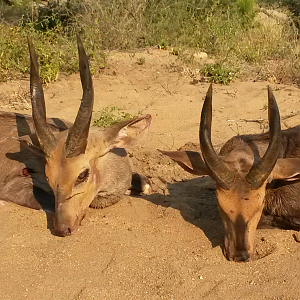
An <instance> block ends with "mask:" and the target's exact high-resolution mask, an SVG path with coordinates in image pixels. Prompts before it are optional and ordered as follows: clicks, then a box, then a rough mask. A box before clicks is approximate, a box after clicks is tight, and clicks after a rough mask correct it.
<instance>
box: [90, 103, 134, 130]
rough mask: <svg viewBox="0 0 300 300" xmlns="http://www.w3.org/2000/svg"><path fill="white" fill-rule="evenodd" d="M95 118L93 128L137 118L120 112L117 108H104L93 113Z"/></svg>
mask: <svg viewBox="0 0 300 300" xmlns="http://www.w3.org/2000/svg"><path fill="white" fill-rule="evenodd" d="M94 114H95V115H96V118H95V120H94V122H93V125H94V126H99V127H103V128H105V127H108V126H110V125H113V124H116V123H118V122H121V121H125V120H129V119H133V118H137V116H133V115H131V114H130V113H127V112H124V111H120V110H119V109H118V108H117V107H114V106H113V107H104V108H103V109H102V110H101V111H100V112H97V113H94Z"/></svg>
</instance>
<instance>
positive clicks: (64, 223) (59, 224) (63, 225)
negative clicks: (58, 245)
mask: <svg viewBox="0 0 300 300" xmlns="http://www.w3.org/2000/svg"><path fill="white" fill-rule="evenodd" d="M84 216H85V211H84V212H82V213H81V214H80V215H77V216H75V217H73V216H65V215H62V214H57V213H55V215H54V218H53V233H54V234H55V235H57V236H61V237H64V236H69V235H71V234H73V233H74V232H75V231H77V229H78V228H79V226H80V223H81V221H82V220H83V218H84Z"/></svg>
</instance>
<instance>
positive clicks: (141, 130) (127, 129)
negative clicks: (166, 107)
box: [104, 115, 151, 151]
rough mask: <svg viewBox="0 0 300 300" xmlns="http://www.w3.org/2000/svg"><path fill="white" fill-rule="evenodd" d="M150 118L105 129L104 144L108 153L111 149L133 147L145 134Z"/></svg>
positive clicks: (130, 121) (137, 119)
mask: <svg viewBox="0 0 300 300" xmlns="http://www.w3.org/2000/svg"><path fill="white" fill-rule="evenodd" d="M150 123H151V116H150V115H145V116H143V117H140V118H136V119H132V120H127V121H123V122H119V123H117V124H114V125H112V126H110V127H108V128H106V129H105V133H104V144H105V146H106V148H107V151H109V150H110V149H112V148H128V147H132V146H134V145H135V144H136V143H137V142H138V140H139V139H141V138H142V137H143V136H144V135H145V133H146V132H147V130H148V128H149V126H150Z"/></svg>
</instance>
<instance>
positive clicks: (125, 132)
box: [28, 37, 151, 236]
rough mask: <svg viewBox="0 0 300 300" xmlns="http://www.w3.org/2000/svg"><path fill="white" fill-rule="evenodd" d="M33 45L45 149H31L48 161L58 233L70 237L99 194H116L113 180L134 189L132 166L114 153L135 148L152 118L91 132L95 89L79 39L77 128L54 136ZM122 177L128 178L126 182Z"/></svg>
mask: <svg viewBox="0 0 300 300" xmlns="http://www.w3.org/2000/svg"><path fill="white" fill-rule="evenodd" d="M28 44H29V51H30V91H31V101H32V116H33V120H34V125H35V130H36V135H37V138H38V141H39V144H40V148H37V147H36V146H33V145H32V144H28V146H29V148H31V150H32V151H33V152H35V154H36V153H40V155H41V156H43V157H45V159H46V165H45V173H46V177H47V181H48V183H49V185H50V187H51V188H52V190H53V194H54V197H55V215H54V221H53V223H54V232H55V233H56V234H57V235H60V236H66V235H70V234H71V233H72V232H74V231H75V230H76V229H77V228H78V226H79V225H80V222H81V220H82V219H83V217H84V215H85V211H86V209H87V207H88V206H89V205H90V204H91V202H92V201H93V199H94V198H95V197H96V196H97V195H98V196H99V193H102V194H105V195H106V196H108V195H110V194H112V195H113V196H115V195H114V193H115V192H116V191H117V188H114V191H110V190H108V188H107V187H108V186H109V182H113V183H114V185H115V186H117V185H118V180H123V183H122V184H123V186H126V185H130V181H131V170H129V167H128V164H127V163H125V164H123V163H122V160H121V158H120V159H119V160H118V159H116V158H114V156H118V154H112V152H111V150H112V149H113V148H125V147H127V146H130V145H132V144H134V143H135V141H136V140H137V139H138V138H139V137H140V136H141V135H143V133H144V132H145V131H146V130H147V129H148V127H149V125H150V122H151V116H150V115H146V116H144V117H140V118H136V119H133V120H128V121H124V122H120V123H118V124H115V125H113V126H111V127H108V128H106V129H101V128H98V127H92V128H91V129H90V122H91V116H92V109H93V102H94V89H93V83H92V78H91V74H90V70H89V64H88V59H87V56H86V54H85V51H84V48H83V45H82V43H81V41H80V38H79V37H77V44H78V53H79V69H80V78H81V83H82V89H83V97H82V100H81V104H80V108H79V111H78V114H77V117H76V120H75V122H74V124H73V126H71V128H70V129H68V130H65V131H62V132H53V131H52V130H51V128H50V126H49V124H48V123H47V121H46V110H45V102H44V93H43V88H42V84H41V80H40V77H39V70H38V63H37V57H36V53H35V50H34V47H33V44H32V42H31V40H30V38H28ZM119 153H121V154H119V157H121V156H126V152H125V151H123V152H122V151H119ZM124 153H125V154H124ZM126 159H127V158H126ZM112 164H114V165H112ZM124 165H125V167H124ZM124 168H128V170H127V169H126V170H124ZM121 172H123V173H121ZM120 174H125V175H126V176H127V177H126V178H125V179H124V178H121V177H122V175H120ZM120 178H121V179H120ZM127 188H129V186H128V187H127ZM124 192H125V191H123V193H124Z"/></svg>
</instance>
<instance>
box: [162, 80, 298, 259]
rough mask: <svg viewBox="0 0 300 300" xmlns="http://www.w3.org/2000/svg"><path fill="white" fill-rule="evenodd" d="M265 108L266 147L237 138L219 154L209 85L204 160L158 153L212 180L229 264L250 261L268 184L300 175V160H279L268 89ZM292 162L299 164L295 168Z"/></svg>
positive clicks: (197, 155)
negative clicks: (268, 129) (266, 123)
mask: <svg viewBox="0 0 300 300" xmlns="http://www.w3.org/2000/svg"><path fill="white" fill-rule="evenodd" d="M268 105H269V127H270V132H269V143H268V142H267V143H266V147H265V146H263V142H265V139H266V138H267V137H264V138H262V136H259V135H257V136H255V135H254V136H237V137H233V138H232V139H230V140H229V141H228V142H227V143H226V144H225V145H224V146H223V147H222V149H221V151H220V153H219V155H217V154H216V152H215V151H214V148H213V146H212V143H211V121H212V85H210V87H209V89H208V92H207V94H206V98H205V101H204V104H203V108H202V113H201V122H200V132H199V137H200V146H201V151H202V156H203V158H202V157H201V155H200V153H198V152H192V151H174V152H172V151H161V152H162V153H163V154H165V155H168V156H169V157H171V158H172V159H173V160H175V161H177V162H178V164H179V165H180V166H181V167H182V168H183V169H185V170H186V171H188V172H190V173H192V174H195V175H209V176H210V177H211V178H212V179H213V180H214V181H215V182H216V195H217V199H218V207H219V211H220V215H221V218H222V221H223V224H224V228H225V243H224V244H225V245H224V252H225V253H224V254H225V256H226V257H227V259H229V260H234V261H248V260H251V259H252V258H253V252H254V237H255V231H256V228H257V225H258V222H259V220H260V217H261V215H262V211H263V208H264V199H265V194H266V185H267V183H268V182H271V181H272V180H275V179H284V180H293V179H294V178H293V177H294V176H295V175H297V174H299V160H298V159H293V158H290V159H278V155H279V152H280V150H281V148H282V144H281V128H280V115H279V111H278V107H277V104H276V100H275V97H274V95H273V93H272V91H271V89H270V87H269V88H268ZM260 143H261V145H260ZM266 148H267V149H266ZM264 152H265V153H264ZM295 162H296V164H297V166H294V165H295ZM293 164H294V165H293Z"/></svg>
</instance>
